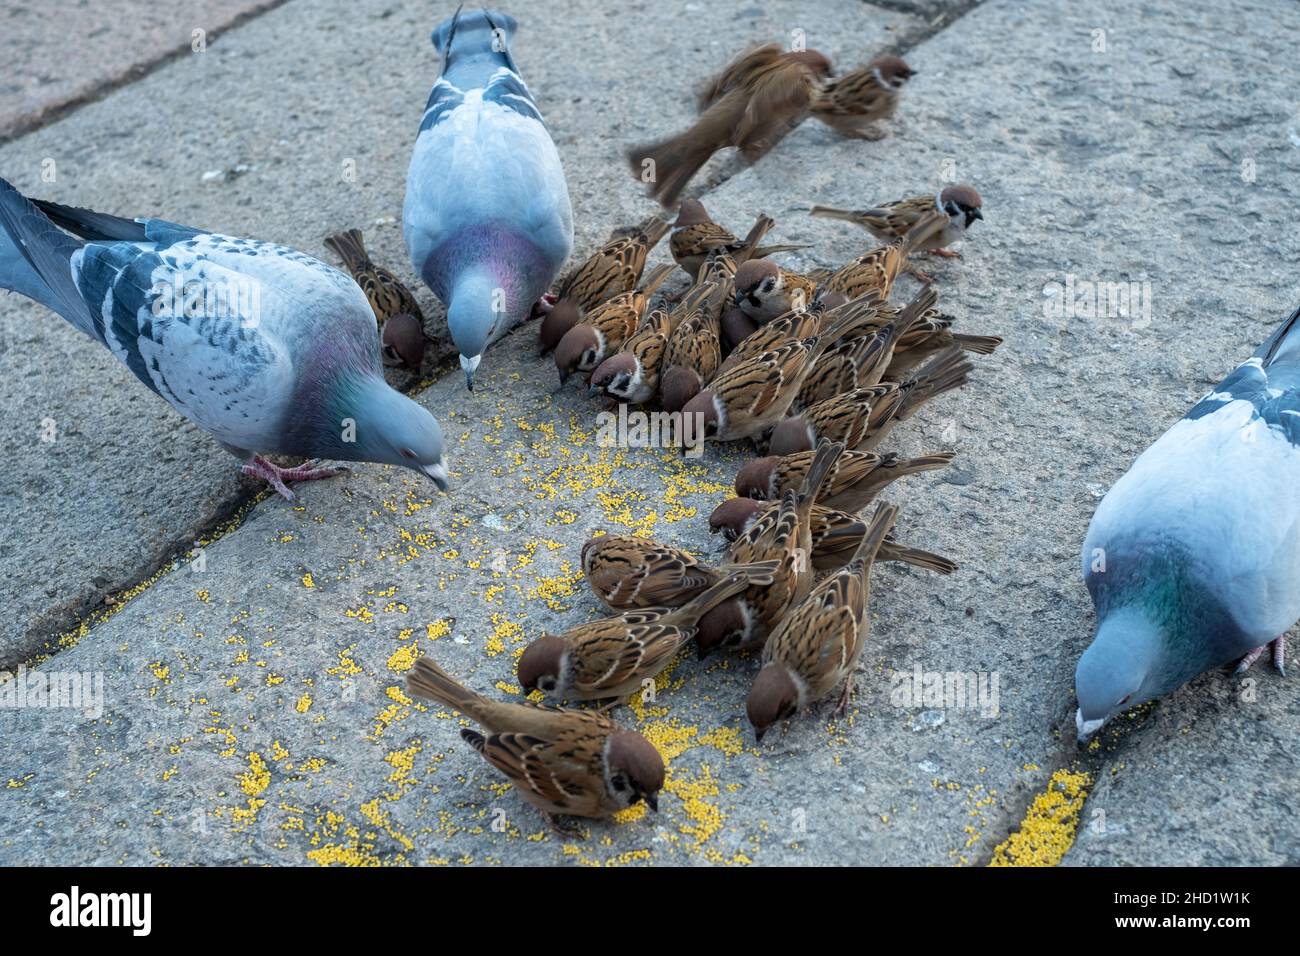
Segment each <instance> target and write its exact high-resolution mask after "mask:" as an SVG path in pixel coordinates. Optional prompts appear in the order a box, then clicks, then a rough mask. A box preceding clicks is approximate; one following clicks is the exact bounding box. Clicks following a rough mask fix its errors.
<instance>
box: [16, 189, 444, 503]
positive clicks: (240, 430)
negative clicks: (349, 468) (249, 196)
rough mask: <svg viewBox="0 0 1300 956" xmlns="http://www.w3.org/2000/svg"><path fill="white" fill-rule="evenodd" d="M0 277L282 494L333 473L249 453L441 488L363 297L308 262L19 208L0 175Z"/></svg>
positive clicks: (245, 245) (418, 411) (129, 224)
mask: <svg viewBox="0 0 1300 956" xmlns="http://www.w3.org/2000/svg"><path fill="white" fill-rule="evenodd" d="M59 227H62V229H60V228H59ZM64 229H66V230H67V232H64V231H63V230H64ZM69 232H70V233H73V234H74V235H75V236H76V237H78V238H74V236H73V235H69V234H68V233H69ZM0 288H4V289H9V290H12V291H15V292H18V293H21V294H22V295H25V296H27V297H28V298H31V299H35V300H36V301H37V302H40V303H41V304H42V305H44V306H46V307H48V308H50V309H53V310H54V311H55V312H57V313H59V315H61V316H63V317H64V318H65V319H67V320H68V321H69V322H71V323H72V324H73V325H74V326H76V327H77V328H78V329H80V330H81V331H83V332H85V333H86V334H87V335H89V336H90V337H91V338H93V339H95V340H96V341H98V342H101V343H103V345H105V346H106V347H107V348H108V350H109V351H110V352H112V353H113V355H114V356H115V357H116V358H117V359H118V361H120V362H121V363H122V364H123V365H125V366H126V367H127V368H129V369H130V370H131V371H132V372H133V373H134V374H135V377H136V378H138V379H139V380H140V381H142V382H143V383H144V384H145V385H146V386H148V387H149V388H150V389H152V390H153V391H154V392H157V393H158V394H159V395H161V396H162V397H163V398H164V399H165V400H166V401H167V402H168V404H170V405H171V406H172V407H173V408H175V409H176V410H177V411H178V412H180V413H181V414H182V415H184V416H185V417H186V418H188V419H189V420H190V421H192V422H194V423H195V424H197V425H199V426H200V427H202V428H204V429H206V430H207V431H208V432H210V433H211V434H212V435H213V437H215V438H216V439H217V441H219V442H220V443H221V444H222V445H223V446H224V447H225V448H226V449H227V450H228V451H230V452H231V453H232V454H234V455H236V456H238V457H239V458H240V459H241V460H243V461H244V462H246V463H245V465H244V466H243V470H244V473H245V474H250V475H257V476H259V477H262V478H265V479H266V480H267V481H268V482H270V483H271V485H272V486H273V487H274V488H275V490H276V491H278V492H279V493H280V494H282V495H284V496H285V497H286V498H289V499H292V498H293V493H292V492H291V491H290V490H289V489H288V488H287V487H286V486H285V482H286V481H304V480H308V479H312V478H325V477H329V476H330V475H333V474H336V473H337V471H336V469H333V468H314V467H308V466H303V467H298V468H281V467H279V466H277V465H275V464H273V463H272V462H270V461H267V460H266V459H265V458H263V457H262V456H261V454H260V453H271V454H284V455H296V456H302V457H304V458H331V459H338V460H344V461H375V462H386V463H388V464H393V465H402V466H405V467H407V468H411V469H412V470H414V471H418V472H420V473H421V474H424V475H427V476H428V477H429V478H432V479H433V481H434V482H435V483H436V484H437V485H438V487H439V488H441V489H443V490H445V489H446V487H447V468H446V465H445V464H444V463H443V457H442V431H441V429H440V428H439V427H438V423H437V421H435V420H434V417H433V416H432V415H430V414H429V412H428V411H427V410H426V409H424V408H422V407H421V406H419V405H417V404H416V403H415V402H413V401H411V400H410V399H409V398H407V397H406V396H405V395H402V394H401V393H399V392H396V391H394V390H393V389H392V388H390V387H389V386H388V384H387V383H385V381H384V377H383V365H382V362H381V359H380V355H379V343H378V341H377V338H376V336H375V316H374V313H373V312H372V311H371V309H370V303H369V302H368V301H367V300H366V296H365V293H364V292H362V291H361V288H360V287H359V286H358V285H357V284H356V283H355V282H353V281H352V279H351V278H350V277H349V276H347V275H346V274H344V273H342V272H340V271H338V270H337V269H334V268H331V267H330V266H327V265H326V264H325V263H323V262H321V261H319V260H317V259H313V258H312V257H310V256H307V255H304V254H303V253H301V252H295V251H294V250H293V249H286V248H284V247H283V246H276V245H272V244H270V243H265V242H257V241H255V240H252V239H236V238H232V237H230V236H222V235H217V234H215V233H209V232H204V231H202V230H199V229H191V228H190V227H188V226H181V225H177V224H176V223H173V222H166V221H164V220H162V219H136V220H131V219H121V218H118V217H117V216H109V215H105V214H103V213H97V212H91V211H90V210H87V209H74V208H71V207H68V206H60V205H57V204H55V203H49V202H41V201H39V200H37V201H36V202H35V203H33V202H31V201H29V200H27V199H25V198H24V197H23V196H22V194H21V193H19V192H18V190H16V189H14V187H13V186H11V185H10V184H9V183H7V182H5V181H4V180H3V179H0Z"/></svg>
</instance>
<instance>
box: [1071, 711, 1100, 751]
mask: <svg viewBox="0 0 1300 956" xmlns="http://www.w3.org/2000/svg"><path fill="white" fill-rule="evenodd" d="M1105 723H1106V718H1105V717H1103V718H1101V719H1100V720H1084V719H1083V710H1082V709H1079V710H1076V711H1075V712H1074V728H1075V730H1076V734H1075V738H1074V742H1075V744H1076V745H1077V746H1079V747H1086V746H1088V744H1089V743H1090V742H1091V741H1092V738H1093V737H1094V736H1096V733H1097V731H1099V730H1101V728H1102V725H1103V724H1105Z"/></svg>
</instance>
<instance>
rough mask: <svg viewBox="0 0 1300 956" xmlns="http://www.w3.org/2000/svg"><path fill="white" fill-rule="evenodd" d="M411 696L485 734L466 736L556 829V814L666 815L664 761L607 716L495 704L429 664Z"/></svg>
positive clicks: (416, 677) (415, 677) (425, 661)
mask: <svg viewBox="0 0 1300 956" xmlns="http://www.w3.org/2000/svg"><path fill="white" fill-rule="evenodd" d="M406 688H407V691H408V692H409V693H410V694H411V695H412V696H415V697H422V698H425V699H426V700H432V701H436V702H437V703H439V704H442V705H443V706H445V707H449V708H451V709H453V710H457V711H460V713H462V714H464V715H465V716H466V717H468V718H469V719H470V720H472V721H474V722H475V723H476V724H478V725H479V726H480V727H482V728H483V730H484V731H485V732H486V733H479V732H478V731H475V730H471V729H470V728H468V727H464V728H462V729H461V732H460V735H461V737H462V738H464V740H465V741H466V742H467V743H468V744H469V745H470V746H471V747H473V748H474V749H475V750H477V751H478V752H479V753H480V754H481V755H482V756H483V759H484V760H486V761H487V762H488V763H490V764H491V765H492V766H493V767H495V768H496V769H497V770H500V771H501V772H502V773H503V774H505V775H506V777H507V778H509V780H510V782H511V783H512V784H514V787H515V789H516V790H517V791H518V792H519V795H520V796H521V797H523V798H524V800H526V801H527V802H528V803H530V804H532V805H533V806H534V807H536V808H537V809H538V810H540V811H541V813H542V816H543V817H545V818H546V820H547V822H548V823H550V824H551V826H553V827H557V829H558V826H557V824H556V823H555V820H554V819H553V814H567V815H572V816H578V817H607V816H610V815H611V814H614V813H617V812H618V811H619V810H624V809H626V808H627V807H630V806H632V805H634V804H636V803H639V802H641V801H642V800H644V801H645V802H646V804H647V805H648V806H649V807H650V809H651V810H654V811H658V809H659V791H660V790H662V789H663V785H664V762H663V757H661V756H660V754H659V751H658V750H656V749H655V747H654V745H653V744H651V743H650V741H648V740H646V739H645V738H644V737H642V736H641V735H640V734H638V733H637V732H636V731H634V730H624V729H623V728H622V727H620V726H619V725H618V724H616V723H614V721H612V720H610V719H609V717H607V716H605V715H604V714H602V713H598V712H595V711H589V710H568V709H566V708H563V707H545V706H539V705H536V704H510V703H498V702H497V701H492V700H488V699H487V698H486V697H484V696H482V695H481V694H476V693H475V692H474V691H472V690H470V689H468V688H467V687H464V686H462V685H461V684H459V683H457V682H456V681H455V680H453V679H452V678H451V677H450V676H449V675H448V674H447V672H446V671H444V670H443V669H442V668H441V667H439V666H438V665H437V664H435V663H434V662H433V661H432V660H431V659H430V658H428V657H421V658H420V659H419V660H417V661H416V662H415V668H414V670H413V671H412V673H411V675H410V676H409V677H408V678H407V682H406Z"/></svg>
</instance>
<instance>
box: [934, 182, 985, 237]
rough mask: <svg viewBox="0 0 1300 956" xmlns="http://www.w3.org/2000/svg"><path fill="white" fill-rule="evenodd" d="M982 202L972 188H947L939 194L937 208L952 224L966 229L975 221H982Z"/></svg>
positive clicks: (958, 186)
mask: <svg viewBox="0 0 1300 956" xmlns="http://www.w3.org/2000/svg"><path fill="white" fill-rule="evenodd" d="M983 205H984V201H983V200H982V199H980V194H979V193H977V192H976V191H975V187H973V186H961V185H957V186H947V187H945V188H944V190H943V192H941V193H939V207H940V208H941V209H942V210H943V211H944V212H945V213H947V214H948V218H949V219H950V220H952V222H954V223H956V224H957V225H959V226H961V227H962V229H967V228H969V227H970V224H971V223H973V222H974V221H975V220H976V219H983V218H984V213H983V211H982V210H981V208H980V207H981V206H983Z"/></svg>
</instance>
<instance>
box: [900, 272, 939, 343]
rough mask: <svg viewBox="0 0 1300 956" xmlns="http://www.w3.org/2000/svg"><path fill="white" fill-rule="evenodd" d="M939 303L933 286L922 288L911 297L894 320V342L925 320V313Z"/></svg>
mask: <svg viewBox="0 0 1300 956" xmlns="http://www.w3.org/2000/svg"><path fill="white" fill-rule="evenodd" d="M938 302H939V293H938V292H936V291H935V288H934V286H933V285H926V286H922V288H921V291H920V292H918V293H917V294H916V295H914V296H912V301H911V302H909V303H907V305H905V306H904V307H903V310H902V311H901V312H899V313H898V317H897V318H896V319H895V320H894V341H895V342H897V341H899V340H900V339H902V337H903V336H904V335H906V334H907V333H908V332H910V331H911V329H912V326H914V325H916V323H917V322H919V321H921V319H923V318H925V313H926V312H928V311H929V310H930V309H933V308H934V307H935V306H936V305H937V304H938Z"/></svg>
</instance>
